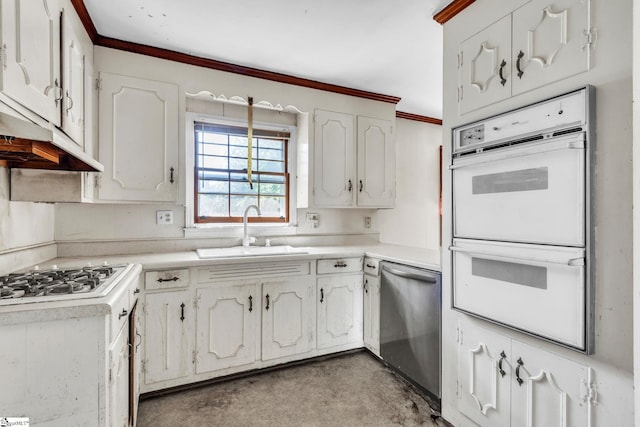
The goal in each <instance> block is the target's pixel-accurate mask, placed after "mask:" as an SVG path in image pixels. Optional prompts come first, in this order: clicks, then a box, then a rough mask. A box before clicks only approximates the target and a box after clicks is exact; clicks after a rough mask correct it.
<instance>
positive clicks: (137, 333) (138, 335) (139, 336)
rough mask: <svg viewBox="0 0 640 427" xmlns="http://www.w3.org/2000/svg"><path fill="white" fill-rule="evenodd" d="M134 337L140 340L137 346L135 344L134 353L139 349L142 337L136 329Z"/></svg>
mask: <svg viewBox="0 0 640 427" xmlns="http://www.w3.org/2000/svg"><path fill="white" fill-rule="evenodd" d="M136 336H137V337H138V338H140V341H138V344H136V351H137V350H138V347H140V344H142V335H140V333H139V332H138V330H137V329H136Z"/></svg>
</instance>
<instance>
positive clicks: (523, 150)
mask: <svg viewBox="0 0 640 427" xmlns="http://www.w3.org/2000/svg"><path fill="white" fill-rule="evenodd" d="M585 147H586V143H585V134H584V132H580V133H576V134H572V135H564V136H559V137H555V138H549V139H541V140H539V141H535V142H532V143H527V144H516V145H511V146H509V147H504V148H502V147H501V148H498V149H491V150H484V151H480V152H478V153H475V154H473V155H471V156H468V157H467V156H463V157H456V158H454V159H453V160H454V164H452V165H450V166H449V169H451V170H453V169H459V168H462V167H465V166H474V165H479V164H483V163H492V162H496V161H499V160H507V159H514V158H517V157H523V156H528V155H530V154H542V153H548V152H552V151H558V150H584V149H585ZM488 148H490V147H488ZM480 150H482V149H480ZM454 156H455V153H454Z"/></svg>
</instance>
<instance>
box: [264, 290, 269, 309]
mask: <svg viewBox="0 0 640 427" xmlns="http://www.w3.org/2000/svg"><path fill="white" fill-rule="evenodd" d="M265 309H266V310H269V294H267V306H266V307H265Z"/></svg>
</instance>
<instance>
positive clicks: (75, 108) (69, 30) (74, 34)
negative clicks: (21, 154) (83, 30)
mask: <svg viewBox="0 0 640 427" xmlns="http://www.w3.org/2000/svg"><path fill="white" fill-rule="evenodd" d="M72 14H73V12H72V11H63V12H62V75H63V79H62V83H63V87H62V89H63V95H64V98H63V99H62V129H63V130H64V131H65V132H66V133H67V135H69V137H71V139H73V140H74V141H75V142H76V143H77V144H78V145H80V146H81V147H84V92H85V87H84V83H85V67H84V63H85V49H86V47H85V46H83V45H82V42H81V37H80V35H79V34H78V30H77V29H76V27H74V25H73V24H74V22H73V21H72V19H73V18H75V17H74V16H72Z"/></svg>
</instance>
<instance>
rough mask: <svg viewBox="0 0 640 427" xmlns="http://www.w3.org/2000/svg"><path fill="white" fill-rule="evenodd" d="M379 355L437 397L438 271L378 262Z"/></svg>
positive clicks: (438, 369) (389, 364)
mask: <svg viewBox="0 0 640 427" xmlns="http://www.w3.org/2000/svg"><path fill="white" fill-rule="evenodd" d="M380 266H381V267H380V271H381V282H380V288H381V289H380V356H381V357H382V360H383V361H384V362H385V363H386V364H387V365H388V366H390V367H392V368H393V369H395V370H396V371H398V372H399V373H400V374H402V375H403V376H404V377H405V378H407V379H408V380H410V381H411V382H412V383H413V384H415V385H417V386H418V387H419V388H420V389H422V390H423V391H426V392H427V393H428V394H429V395H431V396H432V397H434V398H436V399H437V401H438V403H439V400H440V340H441V336H440V322H441V320H440V319H441V289H442V287H441V277H440V273H439V272H435V271H430V270H423V269H420V268H415V267H408V266H406V265H401V264H395V263H391V262H387V261H384V262H381V263H380Z"/></svg>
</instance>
